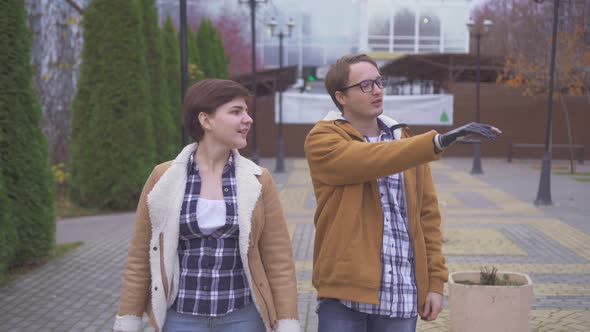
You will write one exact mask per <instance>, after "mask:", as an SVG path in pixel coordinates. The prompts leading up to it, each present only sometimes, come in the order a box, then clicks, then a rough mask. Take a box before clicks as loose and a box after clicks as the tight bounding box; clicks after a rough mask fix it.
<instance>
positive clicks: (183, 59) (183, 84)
mask: <svg viewBox="0 0 590 332" xmlns="http://www.w3.org/2000/svg"><path fill="white" fill-rule="evenodd" d="M186 71H187V56H186V0H180V104H181V105H182V103H183V102H184V96H185V93H186V85H187V81H188V78H187V73H186ZM181 117H182V116H181ZM180 123H182V119H180ZM180 128H181V131H180V135H181V137H180V143H181V146H180V147H181V148H182V147H184V146H185V145H186V141H185V134H184V126H182V125H181V126H180Z"/></svg>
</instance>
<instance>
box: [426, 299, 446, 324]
mask: <svg viewBox="0 0 590 332" xmlns="http://www.w3.org/2000/svg"><path fill="white" fill-rule="evenodd" d="M442 302H443V296H442V294H439V293H434V292H428V293H427V294H426V304H424V311H422V319H423V320H427V321H433V320H435V319H436V317H438V314H439V313H440V312H441V311H442Z"/></svg>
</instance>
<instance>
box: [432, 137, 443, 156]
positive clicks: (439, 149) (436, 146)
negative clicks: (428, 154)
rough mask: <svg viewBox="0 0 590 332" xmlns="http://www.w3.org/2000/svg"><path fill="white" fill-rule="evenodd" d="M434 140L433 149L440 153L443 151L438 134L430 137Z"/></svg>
mask: <svg viewBox="0 0 590 332" xmlns="http://www.w3.org/2000/svg"><path fill="white" fill-rule="evenodd" d="M432 140H433V141H434V150H435V151H436V153H441V152H443V151H444V149H443V147H442V145H441V144H440V134H436V135H434V138H433V139H432Z"/></svg>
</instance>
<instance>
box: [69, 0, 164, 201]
mask: <svg viewBox="0 0 590 332" xmlns="http://www.w3.org/2000/svg"><path fill="white" fill-rule="evenodd" d="M83 27H84V47H83V49H82V64H81V66H80V78H79V81H78V87H77V93H76V96H75V98H74V102H73V115H72V139H71V147H70V151H71V152H70V153H71V167H72V170H71V171H72V179H71V180H72V181H71V186H72V188H71V190H72V191H71V196H72V198H73V199H74V200H76V201H78V203H79V204H81V205H82V206H92V207H98V208H111V209H132V208H134V207H135V206H136V204H137V199H138V197H139V194H140V193H141V189H142V187H143V183H144V182H145V179H146V178H147V176H148V175H149V173H150V171H151V169H152V168H153V166H154V163H155V161H156V145H155V136H154V135H155V134H154V130H153V122H152V112H150V101H151V99H150V93H149V91H150V79H149V74H148V71H147V66H146V55H145V49H146V47H145V45H144V38H143V35H142V19H141V11H140V5H139V3H138V2H137V1H136V0H131V1H120V0H94V1H92V2H91V3H90V5H89V6H88V7H87V8H86V9H85V11H84V19H83Z"/></svg>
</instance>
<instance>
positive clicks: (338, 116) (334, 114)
mask: <svg viewBox="0 0 590 332" xmlns="http://www.w3.org/2000/svg"><path fill="white" fill-rule="evenodd" d="M377 118H378V119H379V120H381V121H382V122H383V123H384V124H385V125H386V126H387V127H389V128H392V127H394V126H396V125H398V124H399V123H398V122H397V121H396V120H394V119H392V118H390V117H388V116H387V115H383V114H381V115H379V116H378V117H377ZM335 120H341V121H346V122H348V121H347V120H346V119H345V118H344V117H343V116H342V112H339V111H330V112H328V114H326V116H325V117H324V118H323V119H322V121H335ZM393 137H395V139H400V138H401V137H402V130H401V128H399V127H398V128H395V129H394V130H393Z"/></svg>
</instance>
